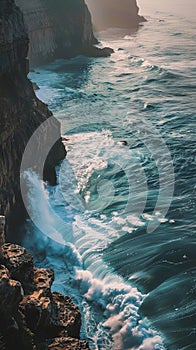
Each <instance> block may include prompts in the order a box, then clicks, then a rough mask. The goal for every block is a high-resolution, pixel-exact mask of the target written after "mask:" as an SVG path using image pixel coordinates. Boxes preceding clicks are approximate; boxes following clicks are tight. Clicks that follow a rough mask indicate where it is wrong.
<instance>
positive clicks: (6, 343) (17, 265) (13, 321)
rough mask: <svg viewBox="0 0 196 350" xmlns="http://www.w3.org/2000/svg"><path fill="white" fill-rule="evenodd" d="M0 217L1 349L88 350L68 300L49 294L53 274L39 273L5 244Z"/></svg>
mask: <svg viewBox="0 0 196 350" xmlns="http://www.w3.org/2000/svg"><path fill="white" fill-rule="evenodd" d="M4 223H5V218H4V217H3V216H1V217H0V244H2V245H0V349H6V350H13V349H21V350H23V349H29V350H31V349H32V350H43V349H53V350H59V349H66V350H69V349H70V350H80V349H83V350H88V349H89V346H88V343H87V342H86V341H83V340H80V328H81V314H80V311H79V309H78V307H77V306H75V305H74V304H73V302H72V301H71V299H70V298H69V297H67V296H64V295H62V294H60V293H55V292H52V291H51V286H52V283H53V281H54V272H53V270H51V269H38V268H35V266H34V264H33V256H32V255H31V254H29V253H28V252H27V251H26V250H25V248H23V247H21V246H19V245H16V244H11V243H4V242H5V237H4Z"/></svg>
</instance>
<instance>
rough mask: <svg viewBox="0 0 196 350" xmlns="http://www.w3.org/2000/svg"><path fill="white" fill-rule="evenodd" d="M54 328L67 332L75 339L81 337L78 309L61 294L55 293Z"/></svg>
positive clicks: (53, 295)
mask: <svg viewBox="0 0 196 350" xmlns="http://www.w3.org/2000/svg"><path fill="white" fill-rule="evenodd" d="M52 298H53V305H54V307H53V313H52V322H51V326H52V327H57V328H59V331H60V330H61V329H63V330H66V332H67V335H68V336H70V337H74V338H79V337H80V328H81V315H80V311H79V309H78V307H77V306H76V305H74V304H73V302H72V301H71V299H70V298H69V297H67V296H64V295H62V294H59V293H53V294H52Z"/></svg>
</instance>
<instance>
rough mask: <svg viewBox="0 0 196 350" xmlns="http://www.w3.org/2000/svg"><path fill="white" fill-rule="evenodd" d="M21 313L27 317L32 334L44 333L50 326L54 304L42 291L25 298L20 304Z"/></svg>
mask: <svg viewBox="0 0 196 350" xmlns="http://www.w3.org/2000/svg"><path fill="white" fill-rule="evenodd" d="M20 311H21V312H22V314H23V315H24V316H25V320H26V323H27V326H28V328H29V329H30V330H31V331H32V332H34V333H36V332H42V333H44V331H45V329H47V327H48V326H49V324H50V316H51V313H52V302H51V299H50V298H49V297H47V296H45V295H44V291H43V290H42V289H40V290H39V291H35V292H34V293H33V294H31V295H25V296H24V298H23V300H22V301H21V303H20Z"/></svg>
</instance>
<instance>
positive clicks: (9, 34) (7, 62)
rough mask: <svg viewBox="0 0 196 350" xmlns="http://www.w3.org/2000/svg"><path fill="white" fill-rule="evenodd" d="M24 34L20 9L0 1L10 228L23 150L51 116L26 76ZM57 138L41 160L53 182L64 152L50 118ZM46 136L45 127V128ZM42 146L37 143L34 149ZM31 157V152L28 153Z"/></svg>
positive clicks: (16, 219) (2, 203)
mask: <svg viewBox="0 0 196 350" xmlns="http://www.w3.org/2000/svg"><path fill="white" fill-rule="evenodd" d="M28 43H29V40H28V35H27V31H26V27H25V24H24V20H23V15H22V13H21V11H20V9H19V8H18V7H17V6H16V5H15V3H14V0H0V169H1V172H0V213H1V214H3V215H6V216H7V217H8V219H9V223H10V226H9V227H10V228H11V226H13V227H14V228H15V227H16V226H18V225H19V224H20V222H22V220H23V218H24V216H23V214H24V212H25V211H24V207H23V204H22V200H21V194H20V164H21V160H22V156H23V152H24V149H25V147H26V145H27V143H28V141H29V139H30V137H31V135H32V134H33V132H34V131H35V130H36V129H37V128H38V127H39V126H40V124H41V123H42V122H44V121H45V120H47V118H49V117H51V116H52V113H51V112H50V111H49V109H48V108H47V106H46V105H45V104H44V103H42V102H41V101H39V100H38V99H37V97H36V96H35V93H34V91H33V87H32V84H31V82H30V81H29V80H28V78H27V74H28V72H29V68H28V67H29V64H28V60H27V54H28ZM52 123H53V128H54V130H55V131H56V134H57V135H58V137H59V139H58V141H57V142H56V144H55V145H54V149H53V150H51V152H50V155H49V157H48V159H47V160H46V163H45V171H44V179H45V180H48V181H49V182H50V183H51V184H54V183H55V180H56V175H55V166H56V165H57V164H58V162H59V161H60V160H62V159H63V158H64V157H65V155H66V153H65V149H64V146H63V144H62V142H61V135H60V124H59V122H58V121H57V120H56V119H55V118H53V120H52ZM45 137H46V138H47V130H45ZM41 147H42V142H41V140H38V142H37V152H38V153H39V150H40V148H41ZM32 156H33V155H32Z"/></svg>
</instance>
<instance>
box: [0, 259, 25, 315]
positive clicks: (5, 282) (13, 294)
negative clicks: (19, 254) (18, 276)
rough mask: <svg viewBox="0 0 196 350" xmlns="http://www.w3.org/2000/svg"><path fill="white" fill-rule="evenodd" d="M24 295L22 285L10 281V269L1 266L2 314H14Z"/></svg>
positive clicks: (0, 296) (0, 311) (0, 308)
mask: <svg viewBox="0 0 196 350" xmlns="http://www.w3.org/2000/svg"><path fill="white" fill-rule="evenodd" d="M23 295H24V292H23V289H22V286H21V283H20V282H18V281H14V280H12V279H10V274H9V271H8V269H7V268H6V267H5V266H3V265H0V313H1V315H2V314H4V315H6V314H13V313H14V312H15V310H17V307H18V305H19V302H20V301H21V300H22V298H23Z"/></svg>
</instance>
